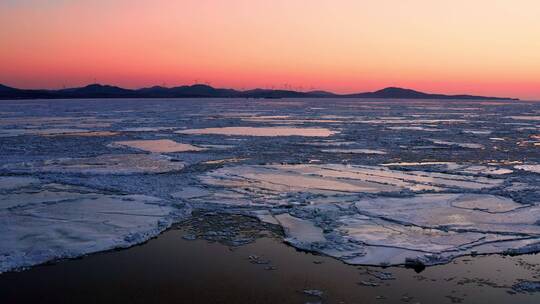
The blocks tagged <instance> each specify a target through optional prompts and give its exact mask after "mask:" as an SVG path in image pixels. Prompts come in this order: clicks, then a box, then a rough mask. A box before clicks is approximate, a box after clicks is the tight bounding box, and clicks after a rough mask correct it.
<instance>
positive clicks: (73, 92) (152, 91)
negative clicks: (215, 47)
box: [0, 84, 517, 100]
mask: <svg viewBox="0 0 540 304" xmlns="http://www.w3.org/2000/svg"><path fill="white" fill-rule="evenodd" d="M37 98H43V99H61V98H269V99H274V98H387V99H469V100H486V99H490V100H517V99H515V98H506V97H487V96H474V95H444V94H429V93H424V92H419V91H415V90H411V89H404V88H396V87H389V88H385V89H382V90H379V91H375V92H365V93H355V94H335V93H332V92H326V91H310V92H300V91H291V90H270V89H253V90H247V91H238V90H234V89H221V88H214V87H211V86H209V85H204V84H195V85H190V86H179V87H172V88H167V87H160V86H154V87H149V88H142V89H135V90H131V89H124V88H120V87H116V86H110V85H102V84H90V85H87V86H85V87H80V88H69V89H61V90H26V89H17V88H12V87H8V86H5V85H1V84H0V99H37Z"/></svg>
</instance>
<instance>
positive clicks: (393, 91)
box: [346, 87, 515, 99]
mask: <svg viewBox="0 0 540 304" xmlns="http://www.w3.org/2000/svg"><path fill="white" fill-rule="evenodd" d="M346 96H347V97H354V98H407V99H515V98H504V97H487V96H474V95H444V94H429V93H423V92H418V91H415V90H411V89H403V88H396V87H389V88H385V89H382V90H379V91H375V92H367V93H356V94H348V95H346Z"/></svg>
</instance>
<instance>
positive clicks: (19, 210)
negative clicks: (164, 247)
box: [0, 185, 189, 273]
mask: <svg viewBox="0 0 540 304" xmlns="http://www.w3.org/2000/svg"><path fill="white" fill-rule="evenodd" d="M48 188H49V189H48V190H42V191H36V190H35V189H29V190H28V191H23V192H17V193H13V194H11V195H7V196H3V197H2V199H0V222H1V223H2V225H0V235H2V238H0V273H2V272H5V271H9V270H13V269H21V268H23V267H28V266H32V265H36V264H41V263H44V262H47V261H50V260H53V259H59V258H73V257H77V256H80V255H84V254H88V253H92V252H98V251H103V250H108V249H113V248H122V247H129V246H132V245H134V244H137V243H141V242H144V241H146V240H148V239H149V238H151V237H153V236H155V235H157V234H158V233H159V232H161V231H163V230H164V229H166V228H167V227H169V226H170V225H171V224H172V223H173V222H174V221H177V220H179V219H181V218H184V217H185V216H187V215H188V214H189V208H188V207H186V206H184V205H179V204H171V203H168V202H166V201H163V200H161V199H157V198H154V197H149V196H144V195H107V194H101V193H96V192H94V191H92V190H90V189H81V188H75V187H69V186H64V187H55V186H54V185H49V186H48Z"/></svg>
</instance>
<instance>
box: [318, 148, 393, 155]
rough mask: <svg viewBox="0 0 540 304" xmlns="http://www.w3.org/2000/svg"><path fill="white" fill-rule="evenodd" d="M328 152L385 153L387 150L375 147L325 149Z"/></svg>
mask: <svg viewBox="0 0 540 304" xmlns="http://www.w3.org/2000/svg"><path fill="white" fill-rule="evenodd" d="M321 151H322V152H326V153H343V154H379V155H384V154H386V152H384V151H381V150H373V149H323V150H321Z"/></svg>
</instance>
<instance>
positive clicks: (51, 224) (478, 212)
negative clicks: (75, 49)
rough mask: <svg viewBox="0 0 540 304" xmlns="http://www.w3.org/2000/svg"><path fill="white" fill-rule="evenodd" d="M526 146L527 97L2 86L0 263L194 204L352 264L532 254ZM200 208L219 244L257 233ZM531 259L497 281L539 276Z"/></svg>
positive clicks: (116, 237)
mask: <svg viewBox="0 0 540 304" xmlns="http://www.w3.org/2000/svg"><path fill="white" fill-rule="evenodd" d="M539 151H540V103H530V102H517V101H460V100H451V101H449V100H444V101H442V100H441V101H439V100H366V99H360V100H357V99H278V100H265V99H154V100H152V99H151V100H146V99H99V100H91V99H86V100H16V101H9V100H8V101H0V235H2V238H0V273H2V272H11V271H18V270H24V269H27V268H28V267H32V266H35V265H39V264H43V263H46V262H50V261H55V260H60V259H66V258H75V257H79V256H83V255H87V254H90V253H95V252H100V251H107V250H111V249H117V248H127V247H131V246H133V245H136V244H140V243H143V242H145V241H147V240H149V239H150V238H152V237H154V236H157V235H159V234H160V233H161V232H163V231H165V230H166V229H168V228H169V227H171V226H174V225H176V224H177V223H184V222H187V221H191V220H192V214H201V213H203V214H204V213H208V214H228V215H230V216H237V215H242V216H245V217H247V218H252V219H256V220H258V221H259V222H260V223H261V225H269V226H271V227H274V228H273V229H277V230H279V231H280V233H278V235H279V236H278V237H277V238H278V239H279V240H280V241H281V242H284V243H286V244H288V245H291V246H292V247H294V248H296V249H298V250H302V251H305V252H309V253H313V254H319V255H322V256H326V257H328V258H332V259H334V260H336V261H341V262H344V263H345V264H350V265H364V266H370V267H390V269H392V268H393V266H396V267H402V266H406V267H411V268H414V269H417V270H418V269H420V270H421V269H424V267H426V266H427V267H428V268H429V267H430V266H433V265H444V264H449V265H450V266H448V267H451V265H452V263H455V261H457V260H460V259H463V258H464V257H470V256H472V257H477V256H483V255H492V254H494V255H496V256H499V257H505V256H515V255H523V254H527V255H529V256H533V257H535V256H536V255H535V253H537V252H540V153H539ZM199 218H201V219H202V221H204V219H205V218H206V217H204V216H203V217H199ZM208 225H209V228H208V227H207V230H208V231H209V232H210V234H209V235H210V236H220V240H225V241H226V243H227V245H229V246H233V247H242V246H250V245H249V244H251V243H253V242H255V241H256V239H257V238H256V237H255V236H253V235H248V236H246V235H242V236H238V234H235V233H231V231H229V230H227V229H231V227H229V226H230V225H233V226H234V225H235V222H234V221H232V222H231V223H230V225H220V223H219V222H217V223H216V222H209V223H208ZM214 226H215V227H214ZM208 231H207V232H208ZM184 238H185V239H187V240H197V239H200V238H201V235H200V234H196V233H187V234H186V235H185V236H184ZM203 239H204V237H203ZM187 244H189V242H187ZM128 251H129V250H128ZM150 258H151V257H150ZM252 259H255V260H257V259H258V257H254V258H252ZM495 260H496V258H495ZM534 261H538V259H537V258H536V259H534V258H533V262H530V261H529V262H528V265H529V264H530V265H533V266H531V267H529V270H530V272H529V273H528V274H527V275H523V276H522V277H518V278H515V279H514V280H513V281H512V282H507V283H508V284H507V286H506V287H507V289H508V290H509V291H510V292H513V293H527V294H529V293H530V294H535V292H537V291H539V290H540V282H539V280H540V278H539V269H538V264H535V262H534ZM255 262H257V261H255ZM351 267H353V266H351ZM516 267H518V266H516ZM381 269H382V268H381ZM472 269H474V267H473V268H472ZM506 269H508V267H506ZM531 269H532V270H531ZM510 271H512V270H511V267H510ZM516 271H517V270H516ZM383 276H384V275H383ZM478 277H479V278H482V274H481V273H478ZM379 279H380V278H379ZM364 285H367V286H369V285H370V283H369V282H367V281H366V282H364ZM310 292H314V293H317V292H316V291H310V290H308V291H307V293H308V295H310V296H315V297H317V295H312V294H310Z"/></svg>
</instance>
